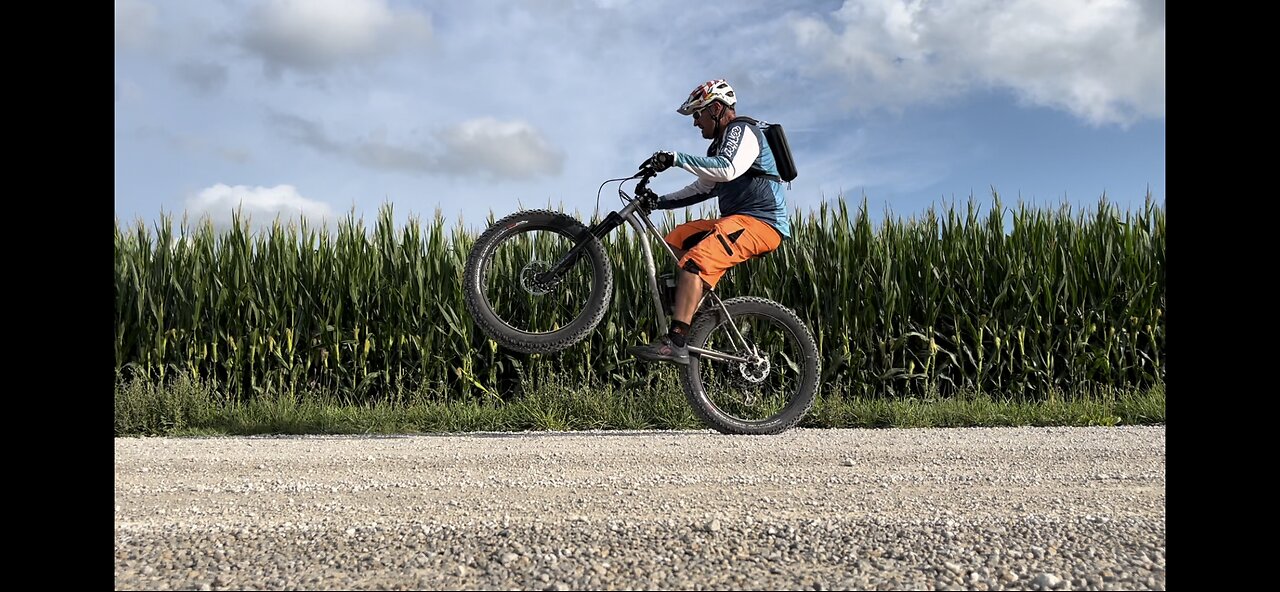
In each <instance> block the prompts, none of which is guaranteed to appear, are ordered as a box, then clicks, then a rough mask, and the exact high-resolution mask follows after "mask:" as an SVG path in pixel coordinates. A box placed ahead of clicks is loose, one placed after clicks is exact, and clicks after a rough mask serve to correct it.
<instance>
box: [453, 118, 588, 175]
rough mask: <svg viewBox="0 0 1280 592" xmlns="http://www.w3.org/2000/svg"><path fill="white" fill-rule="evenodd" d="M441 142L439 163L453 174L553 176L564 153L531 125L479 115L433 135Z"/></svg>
mask: <svg viewBox="0 0 1280 592" xmlns="http://www.w3.org/2000/svg"><path fill="white" fill-rule="evenodd" d="M436 137H437V138H439V139H440V141H441V142H442V143H443V145H444V155H443V156H442V157H441V158H440V163H439V165H440V166H441V167H442V169H443V170H445V171H451V172H454V173H456V174H461V175H465V174H469V173H472V172H480V173H488V174H491V175H493V176H494V177H499V178H507V179H523V178H531V177H537V176H540V175H547V174H551V175H556V174H559V173H560V170H561V168H562V167H563V165H564V155H563V154H562V153H561V152H560V151H559V150H557V149H556V148H555V147H553V146H551V144H550V143H548V142H547V140H546V139H545V138H543V136H542V134H541V133H539V132H538V130H537V129H534V127H533V126H532V125H529V124H528V123H525V122H523V121H498V120H496V119H494V118H492V117H482V118H479V119H472V120H469V121H464V122H462V123H460V124H458V125H455V126H452V127H450V128H448V129H445V130H443V131H441V132H439V133H437V134H436Z"/></svg>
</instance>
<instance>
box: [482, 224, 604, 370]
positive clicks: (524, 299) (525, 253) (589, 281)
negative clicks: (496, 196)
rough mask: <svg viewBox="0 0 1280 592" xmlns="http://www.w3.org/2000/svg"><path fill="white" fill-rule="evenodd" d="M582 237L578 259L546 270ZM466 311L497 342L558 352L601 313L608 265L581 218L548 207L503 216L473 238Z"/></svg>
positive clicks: (582, 335)
mask: <svg viewBox="0 0 1280 592" xmlns="http://www.w3.org/2000/svg"><path fill="white" fill-rule="evenodd" d="M579 241H586V247H585V248H584V249H582V251H581V252H580V256H579V257H578V258H577V261H575V262H574V263H573V265H571V266H570V267H569V268H568V269H567V270H566V271H565V272H564V273H562V274H560V275H558V276H555V277H550V276H549V274H547V273H546V272H548V271H550V270H551V269H552V268H553V267H554V266H555V265H556V263H557V262H558V261H560V260H561V258H563V257H564V256H565V255H566V254H567V253H569V251H570V249H572V248H573V247H574V246H575V245H576V244H578V242H579ZM463 285H464V286H465V291H466V301H467V309H468V310H469V311H470V312H471V317H472V318H473V319H475V322H476V325H478V326H479V327H480V329H481V330H483V331H484V332H485V334H486V335H488V336H489V337H490V338H491V339H493V340H494V341H496V342H498V343H499V344H500V345H502V346H504V347H506V348H509V349H513V350H516V351H520V352H524V353H542V354H548V353H555V352H558V351H561V350H564V349H566V348H568V347H569V346H571V345H573V344H575V343H578V342H579V341H582V339H583V338H585V337H586V336H587V334H589V333H591V330H592V329H595V327H596V325H597V324H598V323H599V322H600V319H601V318H603V317H604V313H605V310H606V308H607V305H608V302H609V299H610V296H611V294H612V292H613V268H612V267H611V266H610V265H609V261H608V259H606V258H605V254H604V247H602V246H601V245H600V241H599V240H598V239H596V237H594V236H592V235H591V233H590V232H589V231H588V230H587V228H586V227H585V226H583V225H582V223H581V222H579V221H578V220H576V219H574V218H572V217H570V216H567V215H565V214H561V213H558V212H552V211H550V210H527V211H523V212H517V213H515V214H512V215H510V216H507V217H506V218H503V219H501V220H499V221H497V222H495V223H494V224H493V226H490V227H489V229H488V230H486V231H485V232H484V234H481V235H480V238H478V239H476V243H475V246H473V247H472V249H471V254H470V255H468V256H467V267H466V270H465V271H464V272H463Z"/></svg>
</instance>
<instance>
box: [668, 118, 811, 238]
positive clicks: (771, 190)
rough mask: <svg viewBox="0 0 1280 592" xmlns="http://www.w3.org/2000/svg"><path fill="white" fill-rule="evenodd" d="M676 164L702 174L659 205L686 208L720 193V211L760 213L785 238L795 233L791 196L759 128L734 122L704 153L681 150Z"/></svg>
mask: <svg viewBox="0 0 1280 592" xmlns="http://www.w3.org/2000/svg"><path fill="white" fill-rule="evenodd" d="M675 166H678V167H680V168H682V169H684V170H686V171H689V172H690V173H693V174H694V175H695V176H697V177H698V179H697V180H696V181H694V182H693V183H692V184H690V185H689V186H688V187H685V188H684V189H681V190H679V191H675V192H673V193H669V194H667V195H664V196H662V197H661V201H659V203H658V205H657V208H658V209H663V210H670V209H674V208H682V207H685V206H689V205H693V204H696V203H699V202H702V201H706V200H708V199H711V198H712V197H719V198H720V202H719V205H720V215H721V216H732V215H734V214H744V215H747V216H751V217H753V218H758V219H760V220H762V221H764V222H765V223H767V224H768V225H770V226H772V227H773V228H774V229H775V230H777V231H778V234H780V235H782V237H783V238H791V223H790V222H789V221H788V219H787V198H786V195H785V194H784V193H783V189H782V182H781V181H779V180H778V166H777V165H776V164H774V161H773V152H772V151H771V150H769V143H768V142H766V141H765V139H764V134H763V133H762V132H761V131H760V128H758V127H756V126H754V125H751V124H750V123H749V122H747V121H741V120H735V121H733V122H730V123H729V125H728V126H726V127H725V130H724V133H722V134H721V135H720V137H719V138H717V139H716V140H714V141H712V142H711V145H710V146H708V147H707V155H706V156H694V155H692V154H685V153H684V152H677V153H676V162H675ZM765 175H770V176H772V178H770V177H767V176H765Z"/></svg>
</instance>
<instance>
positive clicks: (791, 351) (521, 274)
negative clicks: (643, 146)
mask: <svg viewBox="0 0 1280 592" xmlns="http://www.w3.org/2000/svg"><path fill="white" fill-rule="evenodd" d="M655 175H657V172H656V171H654V170H653V169H652V168H651V167H643V168H641V170H640V171H639V172H637V173H636V174H635V175H633V176H631V177H624V178H621V179H610V180H608V181H605V183H604V184H607V183H610V182H615V181H616V182H620V183H619V186H618V195H619V196H620V197H621V199H622V201H623V202H624V203H625V206H624V207H623V208H622V210H621V211H613V212H610V213H609V215H608V216H607V217H606V218H604V219H603V220H600V221H599V222H597V223H596V224H595V225H593V226H591V227H590V228H588V227H587V226H585V225H584V224H582V223H581V222H580V221H578V220H577V219H576V218H574V217H572V216H568V215H566V214H563V213H559V212H554V211H551V210H523V211H519V212H516V213H514V214H511V215H509V216H507V217H505V218H502V219H501V220H498V221H497V222H495V223H494V224H493V225H491V226H490V227H489V228H488V229H486V230H485V232H484V233H483V234H481V235H480V237H479V238H478V239H477V240H476V243H475V245H474V246H473V247H472V250H471V252H470V253H469V254H468V257H467V265H466V270H465V271H464V285H465V291H466V303H467V308H468V310H469V311H470V312H471V316H472V318H473V319H474V320H475V322H476V324H477V325H478V326H479V327H480V329H481V330H482V331H483V332H484V333H485V334H486V335H488V336H489V337H490V338H491V339H493V340H494V341H495V342H497V343H498V344H499V345H502V346H503V347H506V348H509V349H512V350H515V351H519V352H524V353H540V354H550V353H555V352H559V351H562V350H564V349H566V348H568V347H570V346H572V345H574V344H576V343H578V342H580V341H582V340H583V339H585V338H586V337H587V335H588V334H590V333H591V331H592V330H594V329H595V327H596V325H597V324H598V323H599V322H600V320H601V319H602V318H603V317H604V314H605V312H606V311H607V309H608V304H609V302H610V301H611V298H612V294H613V269H612V266H611V265H610V263H609V260H608V258H607V257H606V255H605V252H604V247H603V245H602V244H601V243H600V239H602V238H604V237H605V236H607V235H608V234H609V233H611V232H612V231H613V230H614V229H616V228H618V227H619V226H621V225H622V224H624V223H630V224H631V226H632V227H633V228H635V230H636V232H637V233H638V236H639V237H640V240H639V242H640V244H641V246H642V252H643V255H644V260H645V266H646V269H647V271H648V277H647V280H648V285H649V288H650V290H651V292H652V295H653V304H654V312H655V313H656V319H657V324H658V331H659V334H661V333H666V331H667V328H668V319H667V315H668V314H669V311H670V309H671V301H672V298H673V296H674V294H673V292H674V282H671V281H670V280H669V279H668V280H666V281H665V282H664V283H665V284H666V285H665V286H662V287H660V286H659V281H658V280H659V277H658V274H657V271H656V267H655V265H654V259H653V251H652V248H651V247H650V246H649V241H648V240H645V234H646V232H647V233H648V234H650V235H652V236H653V237H655V238H656V239H657V240H658V242H659V243H660V244H661V245H662V246H663V248H664V250H665V251H666V252H667V254H669V255H670V256H671V258H672V261H677V260H678V259H677V257H676V254H675V251H674V250H672V248H671V246H670V245H668V244H667V243H666V241H665V240H664V235H663V234H661V233H660V232H659V231H658V229H657V228H656V227H655V226H654V224H653V222H652V221H651V220H650V219H649V214H650V213H651V212H652V210H653V206H654V205H655V203H656V200H657V195H655V194H654V193H653V191H651V190H649V189H648V184H649V181H650V180H651V179H652V178H653V177H654V176H655ZM636 179H639V182H638V183H637V184H636V186H635V188H634V189H633V190H632V191H633V193H634V195H628V194H627V193H626V192H625V191H623V186H624V185H625V183H626V182H627V181H632V180H636ZM604 184H601V188H602V189H603V187H604ZM597 199H599V195H598V194H597ZM517 282H518V283H517ZM517 287H518V289H516V288H517ZM664 288H665V290H664ZM708 304H709V306H708ZM579 306H580V307H581V308H580V309H579V308H578V307H579ZM558 319H570V320H569V322H567V323H565V324H564V325H559V324H558ZM687 342H688V347H689V356H690V359H689V364H688V365H687V366H683V367H682V368H683V371H682V374H681V384H682V386H683V389H684V394H685V398H686V399H687V400H688V402H689V404H690V406H691V407H692V408H693V411H694V413H695V414H696V415H697V416H698V418H699V419H700V420H701V421H702V422H703V423H705V424H706V425H708V426H710V427H711V428H714V429H715V430H717V431H719V432H721V433H725V434H777V433H779V432H782V431H784V430H787V429H789V428H791V427H792V426H794V425H795V424H797V423H798V422H799V421H800V420H801V419H802V418H803V417H804V415H805V414H806V413H807V412H808V411H809V409H810V408H811V407H812V406H813V401H814V397H815V395H816V393H817V389H818V382H819V375H820V374H819V372H820V365H821V361H820V359H819V356H818V347H817V344H816V342H815V341H814V338H813V333H812V332H810V330H809V327H808V326H807V325H805V324H804V322H803V321H801V320H800V318H799V317H798V316H797V315H796V314H795V312H794V311H792V310H791V309H789V308H787V307H785V306H782V305H781V304H779V303H777V302H774V301H772V300H768V299H766V298H760V297H754V296H742V297H736V298H729V299H721V298H720V295H719V294H717V293H716V292H715V290H711V289H707V290H704V295H703V297H702V301H701V302H700V303H699V306H698V312H697V313H696V314H695V315H694V317H693V322H692V323H690V329H689V334H688V338H687ZM757 409H759V411H756V410H757ZM744 414H749V416H746V417H744V416H743V415H744Z"/></svg>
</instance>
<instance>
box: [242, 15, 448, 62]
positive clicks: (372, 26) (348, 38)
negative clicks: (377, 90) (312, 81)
mask: <svg viewBox="0 0 1280 592" xmlns="http://www.w3.org/2000/svg"><path fill="white" fill-rule="evenodd" d="M248 20H249V21H250V22H251V23H252V24H251V25H249V27H248V28H247V29H246V30H245V31H244V33H243V36H242V38H241V44H242V45H243V46H244V47H245V48H247V49H248V50H249V51H251V52H252V53H254V54H256V55H258V56H259V57H261V58H262V60H263V62H264V64H265V66H266V68H267V71H268V73H269V74H272V75H278V74H279V72H281V71H282V70H286V69H294V70H298V71H303V72H311V73H315V72H322V71H325V70H329V69H331V68H334V67H337V66H341V65H343V64H348V63H359V62H366V61H369V60H371V59H375V58H378V57H380V56H383V55H386V54H389V53H392V52H395V51H397V50H399V49H401V48H404V47H410V46H413V45H417V44H422V43H425V42H428V41H430V39H431V21H430V19H429V18H428V16H427V15H425V14H422V13H419V12H416V11H413V10H398V9H397V10H393V9H391V8H388V7H387V5H386V2H385V1H383V0H272V1H271V2H268V3H266V4H263V5H260V6H258V7H257V8H256V9H255V10H254V11H253V13H252V14H251V15H249V18H248Z"/></svg>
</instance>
